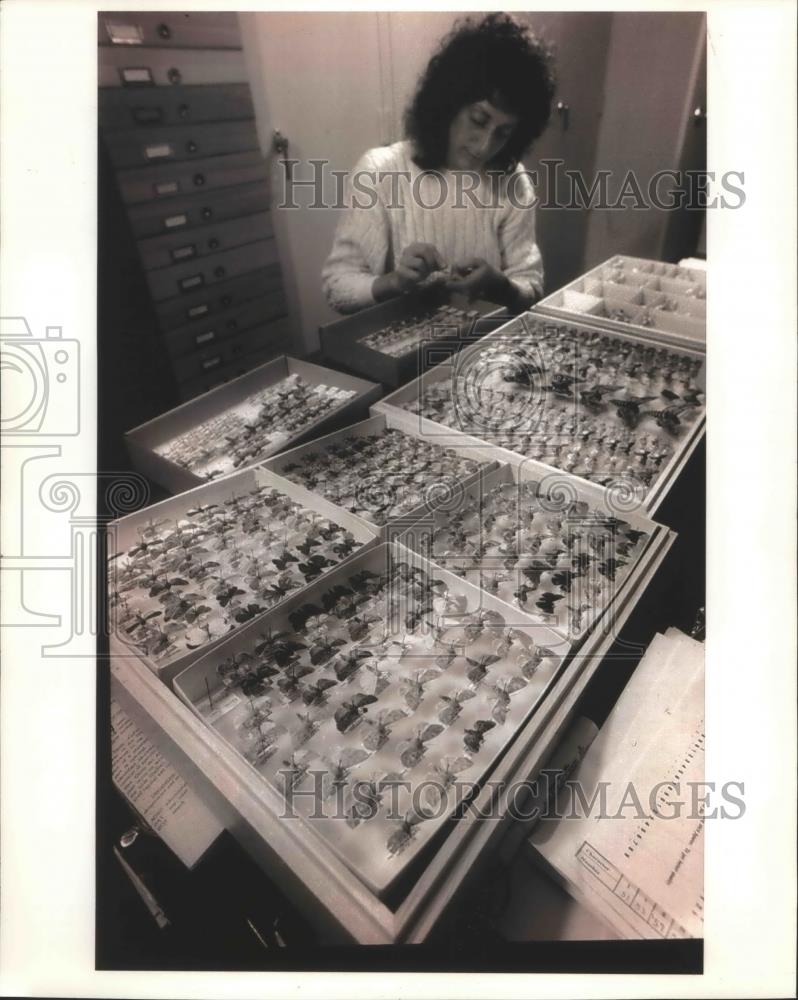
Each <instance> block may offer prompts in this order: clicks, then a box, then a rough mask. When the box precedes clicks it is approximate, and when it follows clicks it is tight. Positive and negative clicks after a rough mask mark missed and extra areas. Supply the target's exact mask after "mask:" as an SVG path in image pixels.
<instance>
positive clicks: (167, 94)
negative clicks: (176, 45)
mask: <svg viewBox="0 0 798 1000" xmlns="http://www.w3.org/2000/svg"><path fill="white" fill-rule="evenodd" d="M254 117H255V112H254V109H253V107H252V96H251V94H250V91H249V86H248V84H246V83H229V84H220V85H219V86H217V87H152V88H145V89H143V90H138V89H136V88H133V89H130V88H127V87H105V88H103V89H102V90H101V91H100V93H99V121H100V127H101V128H104V129H129V128H133V127H137V126H148V127H149V126H153V125H163V126H167V125H168V126H173V125H186V124H189V123H190V122H225V121H228V122H229V121H236V120H239V119H247V118H254Z"/></svg>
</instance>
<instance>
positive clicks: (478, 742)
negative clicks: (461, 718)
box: [463, 719, 496, 753]
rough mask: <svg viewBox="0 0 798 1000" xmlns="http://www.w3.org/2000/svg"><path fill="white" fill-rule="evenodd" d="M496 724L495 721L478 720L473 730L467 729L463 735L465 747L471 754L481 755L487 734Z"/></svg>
mask: <svg viewBox="0 0 798 1000" xmlns="http://www.w3.org/2000/svg"><path fill="white" fill-rule="evenodd" d="M495 725H496V723H495V722H494V721H493V719H477V721H476V722H475V723H474V725H473V727H472V728H471V729H466V730H465V732H464V734H463V746H464V747H465V748H466V750H468V751H470V752H471V753H479V751H480V750H481V748H482V744H483V743H484V742H485V734H486V733H487V732H488V731H489V730H490V729H493V727H494V726H495Z"/></svg>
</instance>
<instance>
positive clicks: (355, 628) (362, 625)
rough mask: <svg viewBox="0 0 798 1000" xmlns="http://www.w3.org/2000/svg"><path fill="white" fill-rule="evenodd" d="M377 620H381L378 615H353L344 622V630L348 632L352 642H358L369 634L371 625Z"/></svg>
mask: <svg viewBox="0 0 798 1000" xmlns="http://www.w3.org/2000/svg"><path fill="white" fill-rule="evenodd" d="M379 621H382V618H381V617H380V615H369V614H361V615H355V616H354V617H353V618H350V619H349V620H348V621H347V623H346V630H347V632H348V633H349V638H350V639H351V640H352V642H359V641H360V640H361V639H364V638H365V637H366V636H367V635H368V634H369V631H370V629H371V626H372V625H374V624H376V623H377V622H379Z"/></svg>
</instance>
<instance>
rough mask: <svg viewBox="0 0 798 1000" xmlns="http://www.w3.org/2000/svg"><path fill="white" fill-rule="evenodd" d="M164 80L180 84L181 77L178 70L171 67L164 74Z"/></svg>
mask: <svg viewBox="0 0 798 1000" xmlns="http://www.w3.org/2000/svg"><path fill="white" fill-rule="evenodd" d="M166 78H167V79H168V80H169V82H170V83H180V81H181V80H182V79H183V77H182V76H181V74H180V70H179V69H177V68H176V67H175V66H173V67H172V68H171V69H170V70H169V72H168V73H167V74H166Z"/></svg>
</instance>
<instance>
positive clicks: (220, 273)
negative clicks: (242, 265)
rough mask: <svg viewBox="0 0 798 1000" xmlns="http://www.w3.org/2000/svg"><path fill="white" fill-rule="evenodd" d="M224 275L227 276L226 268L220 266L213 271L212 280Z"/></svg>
mask: <svg viewBox="0 0 798 1000" xmlns="http://www.w3.org/2000/svg"><path fill="white" fill-rule="evenodd" d="M226 274H227V270H226V268H224V267H222V266H221V265H219V267H215V268H214V269H213V276H214V278H223V277H224V276H225V275H226Z"/></svg>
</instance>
